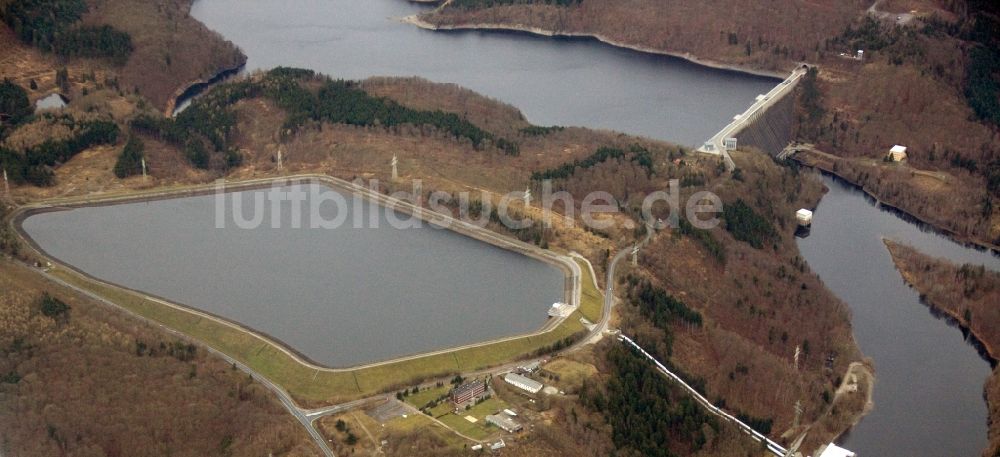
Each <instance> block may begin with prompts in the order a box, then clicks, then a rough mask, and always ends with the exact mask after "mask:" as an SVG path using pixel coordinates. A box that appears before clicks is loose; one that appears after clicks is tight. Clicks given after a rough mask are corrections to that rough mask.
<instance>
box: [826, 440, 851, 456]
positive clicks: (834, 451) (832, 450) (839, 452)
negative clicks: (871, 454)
mask: <svg viewBox="0 0 1000 457" xmlns="http://www.w3.org/2000/svg"><path fill="white" fill-rule="evenodd" d="M857 456H858V454H855V453H853V452H851V451H848V450H847V449H844V448H842V447H840V446H837V445H836V444H833V443H830V444H828V445H826V449H823V452H822V453H821V454H820V455H819V457H857Z"/></svg>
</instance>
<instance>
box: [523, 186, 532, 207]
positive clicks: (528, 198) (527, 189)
mask: <svg viewBox="0 0 1000 457" xmlns="http://www.w3.org/2000/svg"><path fill="white" fill-rule="evenodd" d="M524 206H531V187H525V188H524Z"/></svg>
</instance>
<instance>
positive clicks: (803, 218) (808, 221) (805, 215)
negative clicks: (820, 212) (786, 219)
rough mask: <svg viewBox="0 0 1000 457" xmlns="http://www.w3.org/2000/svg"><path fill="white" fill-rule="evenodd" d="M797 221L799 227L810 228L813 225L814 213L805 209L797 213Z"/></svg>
mask: <svg viewBox="0 0 1000 457" xmlns="http://www.w3.org/2000/svg"><path fill="white" fill-rule="evenodd" d="M795 220H796V221H798V223H799V225H801V226H803V227H808V226H810V225H812V222H813V212H812V211H809V210H807V209H805V208H802V209H800V210H798V211H796V212H795Z"/></svg>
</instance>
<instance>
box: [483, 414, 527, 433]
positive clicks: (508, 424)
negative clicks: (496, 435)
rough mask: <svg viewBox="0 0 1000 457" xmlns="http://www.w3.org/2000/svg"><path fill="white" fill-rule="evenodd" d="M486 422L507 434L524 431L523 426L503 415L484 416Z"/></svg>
mask: <svg viewBox="0 0 1000 457" xmlns="http://www.w3.org/2000/svg"><path fill="white" fill-rule="evenodd" d="M486 422H487V423H489V424H493V425H496V426H497V427H500V428H501V429H503V431H505V432H507V433H517V432H520V431H521V430H523V429H524V426H522V425H521V424H519V423H517V422H515V421H514V419H511V418H510V417H509V416H507V415H504V414H490V415H489V416H486Z"/></svg>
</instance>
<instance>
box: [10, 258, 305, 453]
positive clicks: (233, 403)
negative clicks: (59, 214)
mask: <svg viewBox="0 0 1000 457" xmlns="http://www.w3.org/2000/svg"><path fill="white" fill-rule="evenodd" d="M0 273H2V274H0V409H2V410H3V411H4V414H0V436H2V438H0V450H2V453H3V454H4V455H16V456H54V455H66V456H131V455H177V456H205V455H234V456H237V455H268V454H273V455H276V456H277V455H314V452H315V451H314V448H315V446H314V445H313V443H312V441H311V440H310V439H309V438H308V436H307V435H306V433H305V430H303V429H302V426H301V425H300V424H299V423H298V422H296V421H295V420H294V419H293V418H292V417H291V416H290V415H289V414H288V412H287V411H286V410H285V409H284V408H283V407H282V406H281V405H280V404H279V403H278V401H277V400H276V399H275V398H274V397H273V395H272V394H271V392H270V391H268V390H267V389H265V388H263V387H261V386H259V385H257V384H256V383H255V382H254V381H253V380H251V379H250V378H249V377H248V376H247V375H246V374H245V373H243V372H241V371H238V370H236V369H235V368H234V367H231V366H229V365H227V364H226V363H224V362H222V361H221V360H220V359H217V358H215V357H213V356H210V355H208V354H207V353H206V352H205V351H204V349H202V348H200V347H198V346H195V345H191V344H189V343H187V342H184V341H182V340H179V339H178V338H176V337H173V336H170V335H168V334H166V333H164V332H163V331H161V330H159V329H156V328H153V327H151V326H150V325H147V324H144V323H141V322H139V321H137V320H136V319H134V318H131V317H128V316H126V315H124V314H122V313H121V312H119V311H117V310H114V309H111V308H109V307H108V306H105V305H101V304H97V303H94V302H93V301H91V300H89V299H86V298H83V297H81V296H79V295H77V294H75V293H71V292H69V291H67V290H66V289H63V288H61V287H56V286H54V285H53V284H50V283H48V282H47V281H45V280H43V279H41V278H40V277H39V276H37V275H36V274H35V273H33V272H30V271H28V270H27V269H26V268H24V267H20V266H16V265H13V264H11V263H9V261H6V260H5V261H2V262H0Z"/></svg>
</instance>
